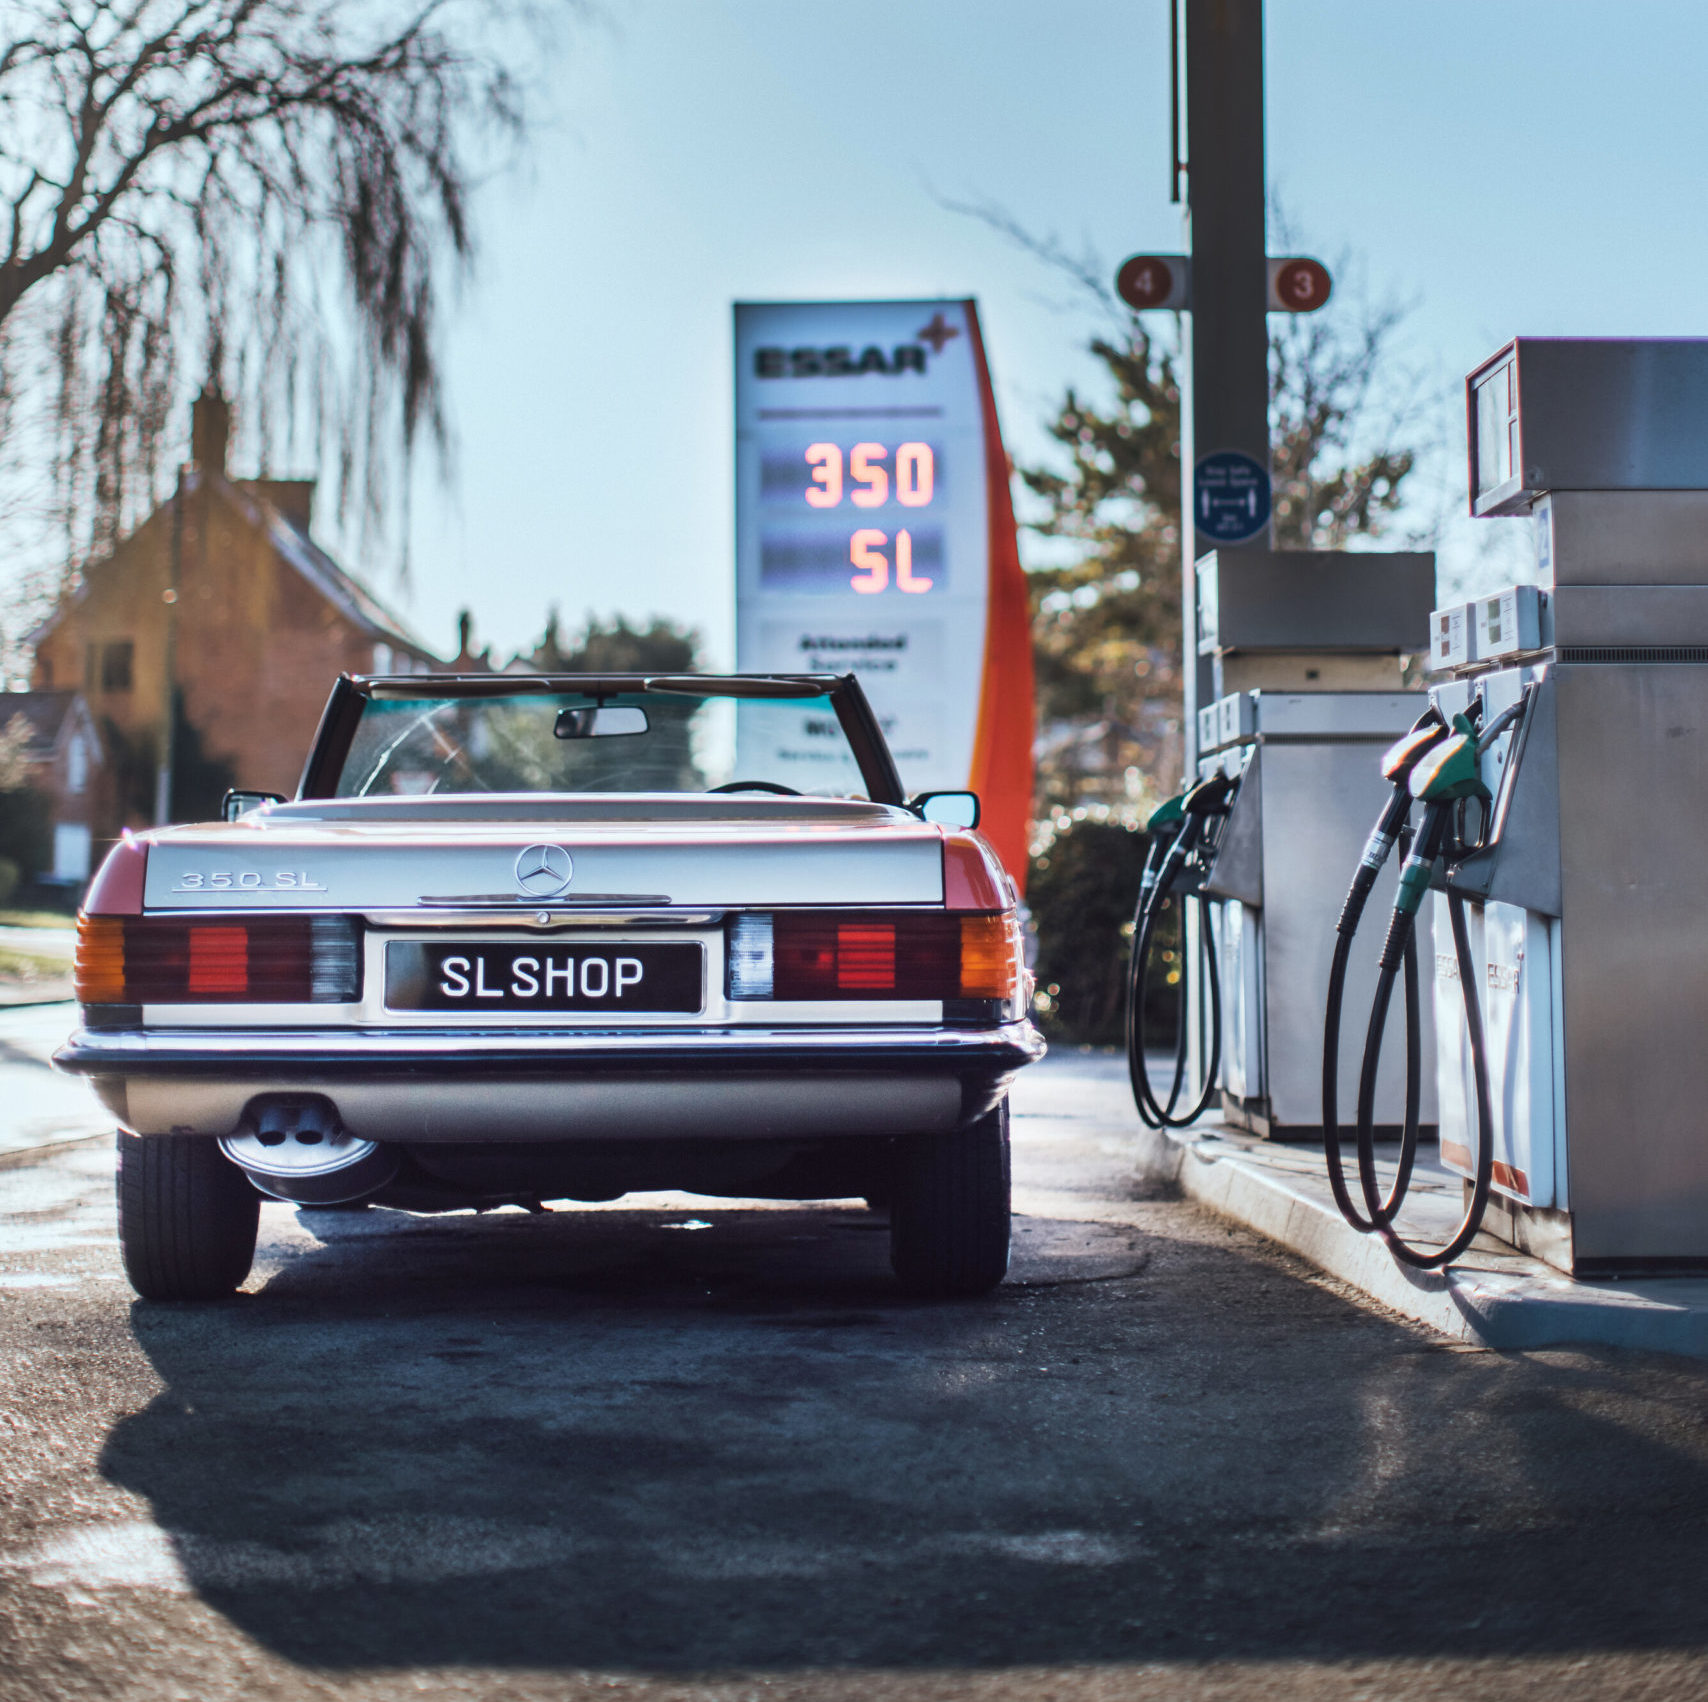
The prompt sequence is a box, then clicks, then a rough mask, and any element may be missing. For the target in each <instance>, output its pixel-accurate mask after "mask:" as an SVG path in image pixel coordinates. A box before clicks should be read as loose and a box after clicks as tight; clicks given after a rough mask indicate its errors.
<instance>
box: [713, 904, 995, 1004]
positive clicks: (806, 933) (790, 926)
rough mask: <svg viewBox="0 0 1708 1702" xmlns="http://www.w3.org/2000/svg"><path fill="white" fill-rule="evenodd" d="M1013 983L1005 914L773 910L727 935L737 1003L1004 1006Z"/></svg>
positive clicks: (749, 919)
mask: <svg viewBox="0 0 1708 1702" xmlns="http://www.w3.org/2000/svg"><path fill="white" fill-rule="evenodd" d="M1019 986H1020V931H1019V925H1018V923H1017V921H1016V920H1015V917H1014V915H1013V913H1012V912H1006V913H1002V912H999V913H997V914H995V915H967V914H965V913H961V914H956V913H953V912H945V911H941V910H932V911H917V910H914V911H909V910H900V911H895V910H891V911H871V910H864V911H835V910H793V911H789V910H781V911H777V912H776V913H774V914H772V915H769V916H765V915H750V916H743V917H741V918H740V919H739V920H738V922H737V924H736V927H735V929H734V931H733V933H732V936H731V977H730V993H731V996H732V997H734V998H738V999H741V998H747V999H751V998H761V999H763V998H771V999H792V1000H828V999H890V1000H897V999H932V1000H947V999H1011V998H1013V997H1015V995H1016V994H1017V993H1018V991H1019Z"/></svg>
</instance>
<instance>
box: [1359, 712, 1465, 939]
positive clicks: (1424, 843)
mask: <svg viewBox="0 0 1708 1702" xmlns="http://www.w3.org/2000/svg"><path fill="white" fill-rule="evenodd" d="M1453 726H1454V731H1453V732H1452V734H1451V736H1450V737H1448V738H1445V739H1443V740H1442V741H1441V742H1440V743H1439V744H1436V745H1433V746H1431V747H1430V749H1429V750H1428V751H1426V752H1425V753H1424V755H1423V756H1422V757H1420V758H1419V760H1418V761H1417V763H1416V764H1415V765H1414V766H1413V768H1412V771H1411V779H1410V781H1409V783H1408V786H1409V790H1410V792H1411V795H1412V796H1413V797H1414V798H1416V799H1417V800H1418V801H1419V802H1421V803H1422V804H1423V805H1424V812H1423V825H1422V826H1421V827H1420V828H1419V829H1418V833H1417V842H1416V844H1415V845H1413V847H1412V851H1411V855H1410V856H1409V857H1407V858H1406V860H1405V866H1404V867H1403V868H1402V869H1401V870H1400V886H1399V891H1398V892H1397V893H1396V894H1395V895H1394V917H1393V923H1392V926H1391V927H1390V928H1389V930H1388V940H1387V944H1386V945H1384V946H1383V948H1382V956H1381V959H1380V962H1381V964H1382V967H1383V968H1388V967H1391V966H1395V965H1397V964H1398V963H1399V961H1400V952H1401V951H1402V949H1403V948H1404V944H1405V936H1406V935H1407V934H1408V933H1409V932H1410V930H1411V926H1412V919H1413V918H1414V917H1415V916H1416V915H1417V913H1418V911H1419V910H1420V909H1422V907H1423V895H1424V894H1425V893H1426V892H1428V891H1429V883H1430V880H1431V879H1432V878H1433V875H1434V872H1435V860H1436V858H1437V857H1439V856H1440V855H1441V847H1442V842H1443V840H1444V839H1445V837H1446V833H1447V822H1448V818H1449V815H1450V814H1451V811H1452V807H1453V805H1455V804H1456V803H1458V802H1459V800H1460V799H1461V798H1481V799H1483V800H1484V801H1485V802H1486V801H1487V799H1488V796H1489V790H1488V788H1487V787H1486V786H1485V785H1484V784H1483V776H1482V769H1481V765H1480V764H1479V762H1478V760H1477V735H1476V732H1475V730H1474V729H1473V728H1472V726H1471V724H1470V722H1469V721H1467V720H1466V719H1465V717H1464V716H1462V715H1455V716H1454V717H1453Z"/></svg>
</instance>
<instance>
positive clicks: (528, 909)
mask: <svg viewBox="0 0 1708 1702" xmlns="http://www.w3.org/2000/svg"><path fill="white" fill-rule="evenodd" d="M438 902H440V901H435V904H436V906H437V903H438ZM442 902H443V903H444V904H445V905H446V906H447V907H448V906H449V904H450V900H448V899H446V900H443V901H442ZM358 914H360V915H361V916H362V918H363V920H364V921H366V922H367V924H368V926H369V927H370V928H394V929H408V930H411V931H418V930H420V929H423V928H490V927H491V926H492V925H493V923H494V922H495V921H496V922H501V923H502V924H503V925H504V926H505V927H506V928H594V927H598V928H706V927H711V926H712V925H714V924H715V923H718V922H721V921H722V920H723V919H724V915H725V912H724V911H722V910H681V909H670V910H666V909H658V910H624V909H620V908H619V909H594V910H579V909H577V908H576V907H575V906H574V905H566V904H565V903H564V902H563V900H562V899H559V898H554V899H548V900H547V901H546V902H545V903H543V904H542V903H541V902H540V901H539V900H538V899H533V900H527V901H524V900H522V899H507V900H506V901H505V904H504V905H503V906H502V907H501V906H499V905H497V904H493V905H491V906H490V907H482V908H480V909H473V908H469V907H467V906H465V907H464V908H463V909H462V910H453V909H450V908H444V909H440V908H437V907H435V908H434V909H431V910H367V911H361V912H359V913H358ZM542 916H543V917H545V918H546V919H545V920H544V921H543V922H542V921H541V920H540V918H541V917H542Z"/></svg>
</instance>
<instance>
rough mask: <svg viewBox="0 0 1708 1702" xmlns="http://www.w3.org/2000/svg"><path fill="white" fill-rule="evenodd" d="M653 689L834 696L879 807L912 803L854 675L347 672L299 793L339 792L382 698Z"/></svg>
mask: <svg viewBox="0 0 1708 1702" xmlns="http://www.w3.org/2000/svg"><path fill="white" fill-rule="evenodd" d="M646 691H657V692H668V693H681V694H682V695H683V696H704V697H730V698H743V697H746V698H771V699H788V698H797V697H798V698H809V697H825V698H828V699H829V700H830V705H831V708H832V710H833V711H834V712H835V715H836V719H837V722H838V723H839V724H840V726H841V728H842V734H843V737H844V738H845V739H847V741H848V747H849V749H850V750H851V751H852V752H853V755H854V761H855V765H856V766H857V767H858V768H859V770H860V778H861V780H862V781H863V782H864V783H865V786H866V796H867V797H868V798H869V799H870V800H871V801H872V802H873V803H874V804H892V805H895V806H896V807H897V808H900V809H905V808H906V807H907V794H906V792H905V791H904V790H903V787H902V783H901V774H900V771H899V770H898V769H897V768H896V765H895V758H894V757H893V756H891V754H890V747H889V745H888V744H887V743H886V742H885V739H884V734H883V729H882V728H881V727H880V726H879V725H878V718H877V716H876V715H875V714H874V713H873V711H872V705H871V703H870V702H869V701H868V700H867V697H866V694H865V692H864V691H862V690H861V689H860V682H859V681H858V680H857V679H856V678H855V677H854V675H852V674H340V675H339V676H338V678H337V680H336V681H335V682H334V684H333V687H332V695H331V696H330V697H329V698H328V699H327V701H326V708H325V710H324V711H322V713H321V717H320V726H319V728H318V729H317V731H316V732H315V735H314V743H313V744H312V745H311V746H310V747H309V753H308V761H307V762H306V763H305V764H304V766H303V771H302V779H301V781H299V782H298V785H297V794H296V795H297V798H298V799H299V800H310V799H325V798H333V797H336V796H337V789H338V780H339V776H340V775H341V774H342V773H343V771H344V764H345V762H346V760H347V759H348V757H349V754H350V747H351V745H352V744H353V743H354V741H355V737H356V728H357V725H358V723H359V722H360V721H361V719H362V711H363V708H364V707H365V705H366V704H367V703H369V702H370V701H372V700H374V699H384V698H388V697H408V698H428V697H438V698H458V697H468V698H475V697H531V696H534V695H535V694H536V693H552V692H592V693H598V692H646ZM564 795H565V796H568V795H569V794H564ZM588 795H589V796H591V795H592V794H588ZM683 796H699V794H697V793H693V794H690V793H684V794H683Z"/></svg>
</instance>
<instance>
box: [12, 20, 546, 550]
mask: <svg viewBox="0 0 1708 1702" xmlns="http://www.w3.org/2000/svg"><path fill="white" fill-rule="evenodd" d="M527 3H528V0H514V3H513V0H425V3H416V4H397V3H394V0H10V3H7V0H0V448H3V452H4V457H5V463H4V466H0V481H3V482H4V485H5V489H4V493H3V496H4V501H3V503H0V536H3V535H5V534H6V532H7V531H11V532H13V533H14V534H21V532H22V530H23V529H24V528H25V527H26V526H27V524H28V523H29V522H30V521H32V520H33V521H36V522H41V523H46V524H50V525H51V529H52V531H53V532H54V533H55V534H56V535H57V537H58V539H59V540H60V549H59V552H58V554H59V559H60V560H61V561H64V560H66V559H70V560H72V561H73V562H75V561H76V560H78V559H79V558H82V557H87V556H89V555H91V554H95V553H99V552H100V551H102V550H104V549H105V548H107V547H109V546H110V545H111V543H112V542H113V540H114V539H115V537H116V536H117V535H118V534H119V533H120V532H121V531H123V530H124V529H125V528H126V527H127V526H129V525H130V524H131V523H133V522H134V520H135V519H136V518H137V516H138V514H139V512H140V511H141V510H142V509H143V508H144V507H145V506H147V505H148V504H150V503H151V502H152V501H154V500H155V499H156V498H157V497H158V496H159V495H160V494H161V491H162V489H163V486H164V483H165V482H166V480H167V479H168V478H169V468H168V463H169V460H170V459H172V456H171V451H172V450H173V449H174V448H175V447H176V445H177V442H178V439H179V437H180V436H181V435H182V431H181V427H182V415H183V413H184V405H185V403H186V401H187V398H188V396H189V395H191V394H193V393H194V391H195V390H196V389H197V388H199V387H200V385H201V384H202V383H203V382H205V381H206V380H208V379H209V378H212V379H213V380H214V381H215V382H217V383H218V384H219V385H221V386H222V387H223V389H224V390H225V392H226V393H227V394H228V395H230V396H231V397H232V398H233V400H234V401H236V403H237V404H238V416H239V420H240V425H241V429H242V430H243V431H244V432H245V434H246V437H247V443H246V448H247V451H248V453H250V454H251V455H253V456H256V457H258V458H259V459H261V460H263V461H266V460H268V459H271V458H273V457H276V456H280V455H283V456H288V457H291V458H293V459H295V460H297V461H299V462H302V461H306V462H308V463H309V464H311V465H312V466H314V467H315V468H316V469H317V470H318V472H319V474H320V477H321V479H322V482H323V484H324V485H327V486H329V487H330V491H329V494H330V495H331V496H332V499H333V501H334V503H335V505H336V509H335V511H336V512H337V514H338V516H339V518H340V520H341V521H344V522H346V523H350V522H352V521H354V522H356V523H359V525H360V527H361V529H362V532H363V535H364V537H365V538H366V539H369V540H371V539H373V538H374V537H375V536H376V535H378V533H379V532H381V531H382V530H383V528H384V525H385V522H386V520H387V519H388V517H389V516H391V515H392V514H393V513H394V511H395V508H396V506H397V505H398V503H399V499H400V495H401V493H402V491H403V490H404V489H405V488H406V481H407V476H408V471H409V467H410V465H411V461H412V458H413V456H414V455H415V453H416V451H417V448H418V446H419V445H420V444H421V443H422V442H423V441H430V442H433V443H435V444H437V445H438V446H439V448H440V449H441V450H443V449H444V448H445V447H446V443H447V434H446V428H445V409H444V390H443V372H442V365H441V358H440V352H439V349H440V342H439V338H440V328H441V323H442V307H443V303H444V301H445V299H446V296H447V294H448V291H449V288H450V286H451V285H453V284H454V283H455V281H456V280H457V278H458V277H459V276H460V275H461V274H463V273H465V272H466V270H467V268H468V267H469V265H470V264H471V262H472V260H473V257H474V248H475V244H474V235H473V230H472V226H471V222H470V197H471V192H472V188H473V186H474V184H475V183H476V182H477V180H478V178H479V176H480V174H481V173H482V172H483V171H484V170H485V169H487V167H488V166H489V165H490V164H492V163H495V161H496V160H497V158H498V157H499V156H500V155H501V154H502V153H503V152H505V151H507V150H508V149H510V148H512V147H513V146H514V145H515V143H516V142H517V141H518V140H519V138H520V136H521V134H522V132H523V129H524V118H525V114H524V102H523V98H522V89H521V86H520V85H519V83H518V80H517V79H516V77H515V76H514V75H513V74H512V72H511V70H510V69H509V68H508V62H510V61H513V60H514V59H515V57H516V54H517V53H518V52H519V51H521V50H522V48H524V47H525V46H526V45H528V44H529V43H532V42H534V41H537V39H538V32H539V29H540V27H541V26H542V24H544V23H545V22H546V21H547V19H546V16H545V14H543V13H539V12H535V11H533V10H531V9H524V8H526V7H527ZM14 542H16V538H14Z"/></svg>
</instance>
